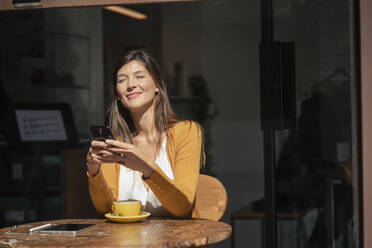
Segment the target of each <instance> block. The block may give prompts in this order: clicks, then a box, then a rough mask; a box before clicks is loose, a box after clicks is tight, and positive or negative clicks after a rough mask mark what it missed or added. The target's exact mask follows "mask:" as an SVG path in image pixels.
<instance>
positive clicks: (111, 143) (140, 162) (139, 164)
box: [105, 139, 155, 178]
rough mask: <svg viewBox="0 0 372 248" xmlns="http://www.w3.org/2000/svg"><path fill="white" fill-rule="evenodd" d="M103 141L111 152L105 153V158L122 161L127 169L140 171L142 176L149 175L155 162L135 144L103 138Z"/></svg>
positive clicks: (147, 176) (146, 176)
mask: <svg viewBox="0 0 372 248" xmlns="http://www.w3.org/2000/svg"><path fill="white" fill-rule="evenodd" d="M105 143H106V145H107V147H106V150H107V151H110V152H111V154H110V155H109V154H106V156H105V159H108V160H112V161H113V162H119V163H122V164H123V165H124V166H125V167H128V168H129V169H132V170H137V171H140V172H142V175H143V177H144V178H149V177H150V176H151V174H152V172H153V170H154V168H155V164H154V162H153V161H151V159H150V158H148V157H147V156H146V155H145V154H144V153H143V152H142V151H141V149H139V148H138V147H137V146H136V145H133V144H128V143H124V142H121V141H118V140H111V139H107V140H105Z"/></svg>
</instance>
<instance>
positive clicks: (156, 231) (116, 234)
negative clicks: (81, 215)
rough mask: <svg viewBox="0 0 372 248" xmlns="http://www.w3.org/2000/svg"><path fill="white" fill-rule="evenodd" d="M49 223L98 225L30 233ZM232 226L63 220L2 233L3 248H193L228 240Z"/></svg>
mask: <svg viewBox="0 0 372 248" xmlns="http://www.w3.org/2000/svg"><path fill="white" fill-rule="evenodd" d="M46 223H52V224H53V225H55V224H60V223H94V224H96V225H94V226H90V227H88V228H86V229H83V230H81V231H79V232H77V233H76V234H75V235H73V234H49V233H48V234H47V233H40V232H38V231H35V232H32V233H29V232H28V230H29V228H31V227H35V226H39V225H42V224H46ZM230 234H231V226H230V225H228V224H226V223H223V222H217V221H209V220H198V219H193V220H178V219H163V218H149V219H147V220H145V221H142V222H138V223H130V224H121V223H115V222H111V221H109V220H106V219H62V220H52V221H43V222H34V223H29V224H24V225H20V226H17V228H16V229H14V228H13V229H12V228H11V227H7V228H3V229H0V247H7V246H9V247H46V246H48V247H66V246H68V247H192V246H204V245H210V244H214V243H217V242H220V241H222V240H224V239H227V238H228V237H229V236H230Z"/></svg>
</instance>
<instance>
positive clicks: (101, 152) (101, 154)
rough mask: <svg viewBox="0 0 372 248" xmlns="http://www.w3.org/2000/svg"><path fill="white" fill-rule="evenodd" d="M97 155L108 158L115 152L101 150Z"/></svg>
mask: <svg viewBox="0 0 372 248" xmlns="http://www.w3.org/2000/svg"><path fill="white" fill-rule="evenodd" d="M96 154H97V155H99V156H102V157H107V156H112V155H114V153H113V152H111V151H108V150H99V151H98V152H97V153H96Z"/></svg>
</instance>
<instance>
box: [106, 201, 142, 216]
mask: <svg viewBox="0 0 372 248" xmlns="http://www.w3.org/2000/svg"><path fill="white" fill-rule="evenodd" d="M111 210H112V213H113V214H114V215H116V216H137V215H139V214H140V212H141V202H140V201H137V200H122V201H114V202H113V203H112V206H111Z"/></svg>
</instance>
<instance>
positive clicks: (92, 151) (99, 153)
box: [87, 140, 110, 177]
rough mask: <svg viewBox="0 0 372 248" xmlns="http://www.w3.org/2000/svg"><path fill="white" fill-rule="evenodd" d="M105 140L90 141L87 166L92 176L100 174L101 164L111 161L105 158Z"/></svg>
mask: <svg viewBox="0 0 372 248" xmlns="http://www.w3.org/2000/svg"><path fill="white" fill-rule="evenodd" d="M106 146H107V145H106V144H105V141H99V140H92V142H91V143H90V148H89V150H88V154H87V167H88V173H89V175H91V176H92V177H94V176H95V175H97V174H98V172H99V170H100V164H101V163H105V162H110V161H107V160H105V159H104V156H103V155H104V154H105V153H107V151H106V149H105V148H106Z"/></svg>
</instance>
